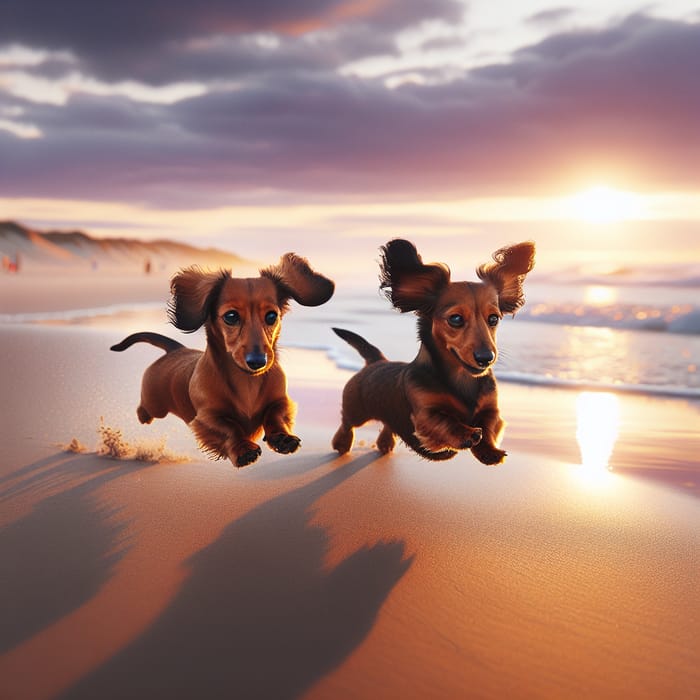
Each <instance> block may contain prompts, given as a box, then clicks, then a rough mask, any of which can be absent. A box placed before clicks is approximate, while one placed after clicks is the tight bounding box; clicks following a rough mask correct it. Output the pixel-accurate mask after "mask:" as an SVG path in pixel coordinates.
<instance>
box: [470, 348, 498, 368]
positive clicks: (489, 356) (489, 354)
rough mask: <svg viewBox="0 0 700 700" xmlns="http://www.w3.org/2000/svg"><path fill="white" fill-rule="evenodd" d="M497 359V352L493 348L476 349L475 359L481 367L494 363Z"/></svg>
mask: <svg viewBox="0 0 700 700" xmlns="http://www.w3.org/2000/svg"><path fill="white" fill-rule="evenodd" d="M495 359H496V353H495V352H494V351H493V350H488V349H482V350H475V351H474V360H475V361H476V364H477V365H478V366H479V367H488V366H489V365H491V364H493V362H494V361H495Z"/></svg>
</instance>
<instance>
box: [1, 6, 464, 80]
mask: <svg viewBox="0 0 700 700" xmlns="http://www.w3.org/2000/svg"><path fill="white" fill-rule="evenodd" d="M462 9H463V8H462V7H461V6H460V5H459V4H458V2H457V1H456V0H374V1H372V0H370V1H369V2H368V1H365V0H363V1H360V0H294V2H280V1H279V0H237V1H236V2H229V1H228V0H201V1H200V2H196V3H195V2H190V1H189V0H141V1H139V2H136V1H135V0H125V1H121V2H117V3H99V2H94V0H62V2H49V3H47V2H44V0H0V46H2V45H3V44H6V45H7V44H13V43H14V44H21V45H24V46H28V47H31V48H40V49H51V50H54V51H70V52H71V53H72V54H73V55H74V56H75V57H76V58H77V59H78V61H79V63H80V65H81V66H82V68H83V70H84V71H85V72H87V73H89V74H91V75H94V76H96V77H99V78H101V79H104V80H127V79H131V80H138V81H142V82H149V83H152V84H163V83H165V82H168V81H182V80H190V79H194V78H197V79H205V78H208V77H213V78H215V79H216V78H218V77H220V76H221V75H222V74H226V75H234V76H235V75H236V74H238V73H239V72H240V71H241V70H242V69H245V65H246V64H247V63H248V64H249V63H250V62H256V61H257V62H258V63H263V64H264V63H265V62H266V61H272V62H273V63H274V62H282V61H294V62H295V64H296V63H297V62H298V63H299V64H300V65H308V66H310V67H314V66H315V65H317V64H318V63H319V62H320V61H327V62H328V63H329V64H330V67H331V68H332V67H333V65H334V62H337V61H339V60H342V61H347V60H352V59H354V58H359V57H363V56H367V55H376V54H377V53H385V52H387V51H392V50H393V40H392V36H391V35H392V34H393V33H395V32H397V31H399V30H401V29H404V28H406V27H409V26H412V25H414V24H417V23H420V22H422V21H424V20H427V19H443V20H446V21H452V20H457V19H458V18H459V17H460V14H461V12H462ZM314 29H327V30H333V31H338V32H340V34H341V36H340V37H339V41H338V43H337V44H336V47H335V49H334V50H331V47H329V46H328V45H326V46H325V49H326V52H325V53H324V51H323V48H324V47H321V48H320V49H319V47H317V46H316V47H314V46H312V45H304V44H303V42H297V44H296V45H295V44H294V43H293V42H289V41H287V42H284V38H285V37H287V38H289V37H302V36H303V35H304V34H306V33H308V32H309V31H312V30H314ZM260 32H262V33H271V34H275V35H278V36H279V37H280V39H281V40H282V42H283V44H284V46H283V50H282V51H279V52H274V51H267V52H265V51H261V50H260V47H256V46H255V45H254V44H253V45H251V44H250V40H248V42H247V43H246V40H245V37H246V35H250V34H254V33H260ZM213 38H214V39H217V40H218V41H215V42H214V46H213V49H211V48H210V46H209V45H208V41H209V40H211V39H213ZM241 38H243V41H240V39H241ZM226 40H228V41H226ZM255 49H257V50H255ZM328 63H326V65H327V66H328ZM241 64H243V66H242V68H241V67H240V66H241Z"/></svg>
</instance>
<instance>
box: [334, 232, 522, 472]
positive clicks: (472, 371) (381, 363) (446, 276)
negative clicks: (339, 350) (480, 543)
mask: <svg viewBox="0 0 700 700" xmlns="http://www.w3.org/2000/svg"><path fill="white" fill-rule="evenodd" d="M534 256H535V246H534V244H533V243H531V242H525V243H520V244H518V245H514V246H511V247H507V248H502V249H500V250H498V251H496V252H495V253H494V254H493V258H494V262H492V263H487V264H485V265H481V266H480V267H478V268H477V274H478V276H479V278H480V279H481V282H452V281H450V271H449V268H448V267H447V266H446V265H442V264H430V265H425V264H423V261H422V259H421V257H420V255H418V252H417V251H416V248H415V247H414V246H413V244H412V243H410V242H409V241H405V240H401V239H396V240H393V241H390V242H389V243H388V244H387V245H386V246H384V247H383V248H382V261H381V287H382V288H383V289H384V290H385V292H386V295H387V297H388V298H389V300H390V301H391V303H392V304H393V305H394V306H395V307H396V308H397V309H398V310H399V311H402V312H406V311H415V312H416V314H417V315H418V335H419V339H420V341H421V345H420V349H419V351H418V355H417V356H416V358H415V359H414V360H413V361H412V362H410V363H405V362H389V361H388V360H387V359H386V358H385V357H384V355H383V354H382V353H381V352H380V351H379V350H378V349H377V348H376V347H374V346H373V345H370V344H369V343H368V342H367V341H366V340H364V338H361V337H360V336H358V335H356V334H355V333H351V332H349V331H344V330H340V329H333V330H334V331H335V332H336V333H337V334H338V335H339V336H340V337H341V338H343V339H344V340H346V341H347V342H349V343H350V345H352V346H353V347H354V348H355V349H356V350H357V351H358V352H359V353H360V354H361V355H362V357H363V358H364V359H365V361H366V363H367V364H366V366H365V367H364V368H363V369H361V370H360V371H359V372H358V373H357V374H355V375H354V376H353V377H352V378H351V379H350V380H349V381H348V383H347V384H346V386H345V389H344V391H343V404H342V418H341V425H340V427H339V428H338V431H337V432H336V434H335V436H334V437H333V443H332V444H333V448H334V449H335V450H337V451H338V452H340V453H341V454H344V453H346V452H349V451H350V449H351V448H352V444H353V441H354V428H355V427H357V426H360V425H362V424H363V423H365V422H367V421H368V420H372V419H374V420H379V421H381V422H382V423H383V424H384V425H383V428H382V430H381V432H380V434H379V437H378V439H377V448H378V449H379V451H380V452H382V453H385V454H386V453H388V452H391V450H393V449H394V445H395V438H394V435H398V436H399V437H400V438H401V439H402V440H403V441H404V442H405V443H406V444H407V445H408V446H409V447H411V448H412V449H413V450H415V451H416V452H417V453H418V454H420V455H421V456H423V457H425V458H427V459H432V460H442V459H450V458H451V457H454V456H455V455H456V454H457V451H458V450H464V449H471V451H472V453H473V454H474V456H475V457H476V458H477V459H478V460H479V461H480V462H483V463H484V464H499V463H500V462H502V461H503V458H504V457H505V456H506V453H505V452H504V451H503V450H501V449H499V447H498V442H499V440H500V436H501V433H502V430H503V426H504V423H503V420H502V419H501V417H500V413H499V410H498V394H497V387H496V380H495V378H494V376H493V373H492V371H491V366H492V365H493V363H494V362H495V361H496V358H497V352H498V351H497V347H496V326H497V325H498V322H499V321H500V319H501V317H502V316H503V314H505V313H515V312H516V311H517V310H518V309H519V308H520V307H521V306H522V305H523V303H524V301H525V299H524V296H523V286H522V285H523V280H524V279H525V275H526V274H527V273H528V272H529V271H530V270H531V269H532V266H533V264H534Z"/></svg>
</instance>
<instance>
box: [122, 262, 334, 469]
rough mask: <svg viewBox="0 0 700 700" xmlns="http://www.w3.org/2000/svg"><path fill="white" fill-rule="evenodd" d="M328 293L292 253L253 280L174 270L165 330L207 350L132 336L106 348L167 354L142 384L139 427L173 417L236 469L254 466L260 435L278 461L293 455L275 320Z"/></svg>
mask: <svg viewBox="0 0 700 700" xmlns="http://www.w3.org/2000/svg"><path fill="white" fill-rule="evenodd" d="M333 291H334V284H333V282H332V281H331V280H329V279H327V278H326V277H323V276H322V275H320V274H318V273H316V272H314V271H313V270H312V269H311V268H310V267H309V264H308V263H307V261H306V260H304V259H303V258H301V257H298V256H297V255H295V254H294V253H287V254H286V255H284V256H283V257H282V258H281V259H280V262H279V264H278V265H275V266H272V267H268V268H266V269H264V270H261V271H260V276H259V277H255V278H250V279H235V278H233V277H231V275H230V274H229V273H228V272H227V271H224V270H221V271H218V272H204V271H202V270H201V269H199V268H197V267H190V268H187V269H184V270H181V271H180V272H179V273H178V274H177V275H175V277H173V280H172V283H171V293H172V296H171V301H170V304H169V308H168V314H169V317H170V322H171V323H172V324H173V325H174V326H175V327H176V328H179V329H180V330H182V331H185V332H188V333H189V332H192V331H195V330H197V329H198V328H201V327H202V326H204V327H205V329H206V333H207V347H206V350H205V351H204V352H202V351H200V350H194V349H191V348H186V347H185V346H184V345H182V344H180V343H178V342H177V341H175V340H171V339H170V338H166V337H165V336H163V335H159V334H158V333H134V334H133V335H130V336H129V337H128V338H125V339H124V340H122V342H121V343H118V344H117V345H114V346H112V348H111V349H112V350H117V351H121V350H126V349H127V348H128V347H130V346H131V345H133V344H134V343H138V342H146V343H151V344H152V345H155V346H157V347H159V348H162V349H163V350H165V355H164V356H162V357H161V358H159V359H158V360H156V361H155V362H154V363H153V364H152V365H150V367H148V368H147V369H146V371H145V372H144V375H143V381H142V385H141V403H140V405H139V407H138V409H137V415H138V418H139V420H140V421H141V423H150V422H151V421H152V420H153V419H154V418H163V417H164V416H166V415H167V414H168V413H174V414H175V415H176V416H179V417H180V418H182V420H184V421H185V422H186V423H188V424H189V426H190V427H191V428H192V430H193V432H194V434H195V436H196V437H197V440H198V442H199V445H200V447H201V448H202V449H203V450H205V451H206V452H208V453H209V454H210V455H211V456H212V457H214V458H216V459H219V458H222V457H223V458H226V459H230V460H231V461H232V462H233V464H235V465H236V466H238V467H244V466H246V465H247V464H251V463H252V462H254V461H255V460H256V459H257V458H258V457H259V456H260V454H261V450H260V447H259V445H257V444H256V442H255V441H256V440H258V439H259V438H260V436H261V435H263V436H264V437H263V440H265V441H266V442H267V444H268V445H269V447H271V448H272V449H273V450H275V451H276V452H280V453H283V454H287V453H290V452H294V451H295V450H296V449H297V448H298V447H299V443H300V442H301V441H300V440H299V438H298V437H297V436H296V435H293V434H292V432H291V431H292V427H293V422H294V414H295V405H294V403H293V402H292V401H291V400H290V399H289V398H288V396H287V380H286V377H285V375H284V372H283V371H282V368H281V367H280V365H279V363H278V362H277V354H276V345H277V338H278V336H279V333H280V320H281V318H282V316H283V314H284V313H285V311H286V310H287V308H288V305H289V300H290V299H294V300H295V301H297V302H298V303H300V304H303V305H304V306H318V305H320V304H324V303H325V302H326V301H328V300H329V299H330V298H331V296H332V295H333Z"/></svg>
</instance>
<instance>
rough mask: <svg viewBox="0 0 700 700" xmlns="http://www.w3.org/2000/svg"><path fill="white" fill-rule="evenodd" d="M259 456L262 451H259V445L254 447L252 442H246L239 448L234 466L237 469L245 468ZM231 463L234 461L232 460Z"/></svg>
mask: <svg viewBox="0 0 700 700" xmlns="http://www.w3.org/2000/svg"><path fill="white" fill-rule="evenodd" d="M261 454H262V450H261V449H260V445H256V444H255V443H254V442H246V443H244V444H242V445H240V446H239V450H238V454H237V455H236V460H235V465H236V466H237V467H247V466H248V465H249V464H252V463H253V462H255V460H256V459H257V458H258V457H260V455H261ZM231 461H232V462H233V461H234V460H233V458H232V459H231Z"/></svg>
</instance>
